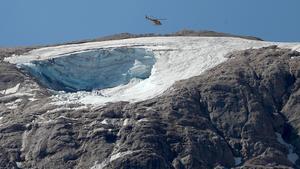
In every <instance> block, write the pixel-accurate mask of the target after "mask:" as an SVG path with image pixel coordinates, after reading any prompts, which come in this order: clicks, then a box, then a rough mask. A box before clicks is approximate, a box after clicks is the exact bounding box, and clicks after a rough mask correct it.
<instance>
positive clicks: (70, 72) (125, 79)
mask: <svg viewBox="0 0 300 169" xmlns="http://www.w3.org/2000/svg"><path fill="white" fill-rule="evenodd" d="M154 63H155V58H154V55H153V53H152V52H151V51H147V50H145V49H140V48H113V49H96V50H91V51H83V52H80V53H75V54H72V53H71V54H66V55H63V56H60V57H57V58H51V59H46V60H35V61H32V62H30V63H29V64H22V65H20V67H22V68H24V69H26V70H27V71H28V72H29V73H30V74H31V75H32V76H34V77H35V78H36V79H38V80H39V81H40V82H41V83H42V84H43V85H45V86H47V87H48V88H50V89H53V90H57V91H66V92H77V91H92V90H101V89H105V88H112V87H116V86H119V85H124V84H127V83H129V82H130V81H131V80H132V79H135V78H136V79H146V78H147V77H149V76H150V74H151V69H152V67H153V65H154Z"/></svg>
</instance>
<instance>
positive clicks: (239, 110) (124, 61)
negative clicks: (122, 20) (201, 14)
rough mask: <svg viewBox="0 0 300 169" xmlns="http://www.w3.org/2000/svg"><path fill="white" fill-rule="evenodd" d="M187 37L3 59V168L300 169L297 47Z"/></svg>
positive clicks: (17, 53) (8, 53)
mask: <svg viewBox="0 0 300 169" xmlns="http://www.w3.org/2000/svg"><path fill="white" fill-rule="evenodd" d="M192 33H194V34H192V35H193V36H187V34H189V33H186V32H182V34H183V35H184V36H182V35H180V36H178V35H179V34H180V33H178V34H177V36H175V35H168V36H147V37H145V36H144V37H134V38H126V39H124V38H121V39H114V38H111V39H110V38H109V39H110V40H107V39H106V41H97V40H92V41H89V42H86V41H84V42H76V43H72V44H62V45H57V46H49V47H39V48H20V49H19V48H16V49H1V50H0V60H1V62H0V70H1V71H0V74H1V76H0V84H1V85H0V110H1V111H0V131H1V132H0V149H1V151H0V168H91V169H102V168H124V169H127V168H128V169H129V168H145V169H148V168H149V169H156V168H160V169H164V168H165V169H192V168H274V167H279V168H280V167H281V168H299V166H300V160H298V159H299V158H298V154H299V152H300V139H299V134H298V133H299V131H300V125H299V124H300V121H299V119H300V118H299V117H300V111H299V110H300V102H299V98H300V53H299V51H300V43H279V42H266V41H261V40H259V39H254V38H251V39H245V38H242V37H237V36H234V37H229V35H228V36H225V34H215V36H213V35H211V36H199V35H201V34H195V32H192ZM190 35H191V34H190ZM196 35H197V36H196ZM130 36H131V35H130ZM112 39H113V40H112Z"/></svg>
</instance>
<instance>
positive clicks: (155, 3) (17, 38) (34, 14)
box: [0, 0, 300, 47]
mask: <svg viewBox="0 0 300 169" xmlns="http://www.w3.org/2000/svg"><path fill="white" fill-rule="evenodd" d="M299 7H300V1H299V0H288V1H284V0H151V1H150V0H147V1H146V0H1V1H0V21H1V24H0V46H2V47H9V46H29V45H41V44H53V43H61V42H68V41H73V40H82V39H90V38H96V37H101V36H106V35H112V34H116V33H122V32H129V33H171V32H176V31H179V30H181V29H193V30H213V31H219V32H227V33H232V34H239V35H252V36H257V37H260V38H263V39H265V40H270V41H294V42H295V41H296V42H300V10H299ZM146 14H147V15H152V16H155V17H158V18H166V19H167V20H166V21H164V22H163V25H162V26H153V25H151V23H149V22H147V21H146V20H145V19H144V16H145V15H146Z"/></svg>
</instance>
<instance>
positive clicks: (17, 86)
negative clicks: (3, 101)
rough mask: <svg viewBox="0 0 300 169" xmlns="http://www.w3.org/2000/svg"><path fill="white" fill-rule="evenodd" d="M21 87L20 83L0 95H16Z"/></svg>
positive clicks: (2, 91) (0, 92)
mask: <svg viewBox="0 0 300 169" xmlns="http://www.w3.org/2000/svg"><path fill="white" fill-rule="evenodd" d="M19 87H20V83H18V84H17V85H16V86H14V87H12V88H8V89H5V90H1V91H0V94H3V95H7V94H13V93H16V92H17V91H18V89H19Z"/></svg>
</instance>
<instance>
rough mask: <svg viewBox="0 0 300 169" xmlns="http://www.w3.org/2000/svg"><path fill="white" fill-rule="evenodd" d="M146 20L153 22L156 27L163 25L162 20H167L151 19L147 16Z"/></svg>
mask: <svg viewBox="0 0 300 169" xmlns="http://www.w3.org/2000/svg"><path fill="white" fill-rule="evenodd" d="M145 18H146V19H148V20H149V21H151V22H152V23H153V24H154V25H156V26H159V25H162V23H161V20H166V19H158V18H154V17H149V16H147V15H146V16H145Z"/></svg>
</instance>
